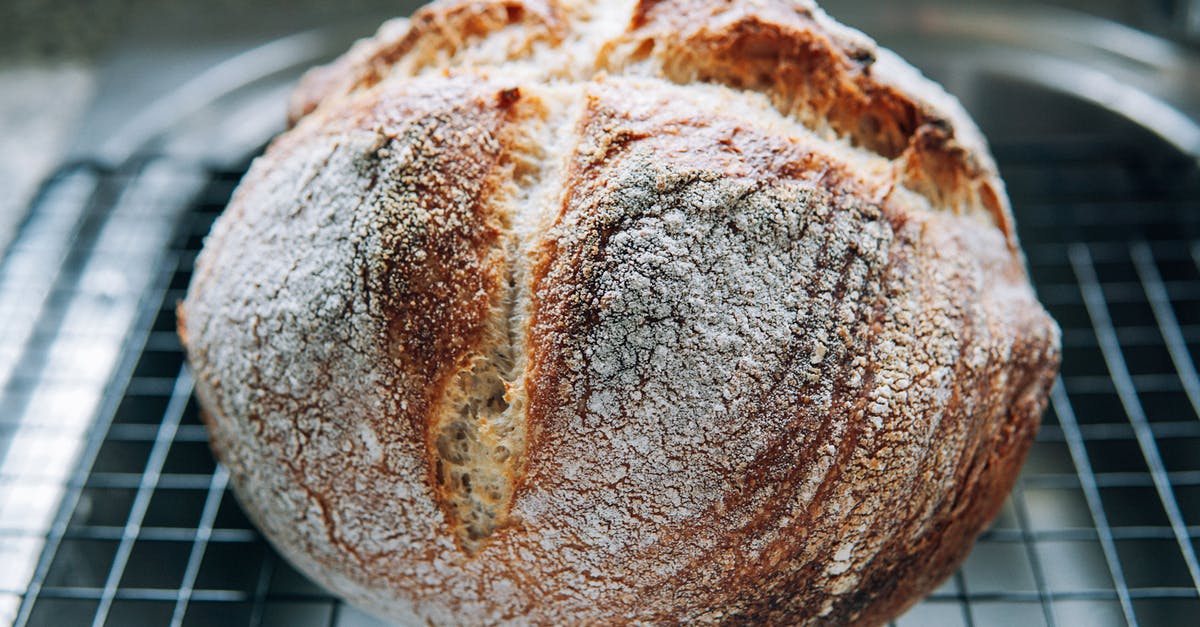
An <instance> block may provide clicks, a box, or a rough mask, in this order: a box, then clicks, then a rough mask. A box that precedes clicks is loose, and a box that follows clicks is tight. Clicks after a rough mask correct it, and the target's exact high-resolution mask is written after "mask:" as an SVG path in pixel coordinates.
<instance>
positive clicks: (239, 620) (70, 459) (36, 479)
mask: <svg viewBox="0 0 1200 627" xmlns="http://www.w3.org/2000/svg"><path fill="white" fill-rule="evenodd" d="M995 150H996V153H997V157H998V159H999V161H1000V162H1001V167H1002V170H1003V171H1004V174H1005V177H1006V179H1007V181H1008V183H1009V187H1010V192H1011V195H1012V197H1013V200H1014V204H1015V206H1016V208H1017V214H1018V222H1019V224H1020V228H1021V236H1022V240H1023V242H1024V245H1025V248H1026V251H1027V254H1028V259H1029V264H1030V269H1031V273H1032V275H1033V278H1034V280H1035V283H1036V284H1037V286H1038V290H1039V293H1040V295H1041V297H1042V299H1043V302H1044V303H1045V304H1046V306H1047V307H1048V308H1049V310H1050V311H1051V313H1052V314H1053V315H1054V316H1055V318H1056V319H1057V320H1058V321H1059V322H1060V324H1061V325H1062V327H1063V345H1064V364H1063V372H1062V377H1061V380H1060V382H1059V383H1058V384H1057V385H1056V386H1055V388H1054V391H1053V395H1052V398H1051V406H1050V408H1049V409H1048V410H1047V414H1046V417H1045V420H1044V426H1043V428H1042V430H1041V432H1040V434H1039V436H1038V440H1037V443H1036V444H1035V445H1034V448H1033V451H1032V453H1031V455H1030V458H1029V462H1028V464H1027V465H1026V467H1025V470H1024V473H1023V474H1022V476H1021V479H1020V481H1019V483H1018V485H1017V487H1016V489H1015V491H1014V492H1013V495H1012V498H1011V499H1010V500H1009V502H1008V504H1007V505H1006V506H1005V508H1004V510H1003V512H1002V514H1001V515H1000V517H999V519H998V520H997V521H996V522H995V524H994V525H993V526H992V528H991V529H990V530H989V531H987V532H986V533H985V535H984V536H983V537H982V538H981V539H980V541H979V543H978V544H977V546H976V548H975V550H974V552H973V553H972V554H971V556H970V558H969V559H968V560H967V562H966V563H965V564H964V566H963V568H962V569H961V570H960V571H959V572H958V573H957V574H956V575H955V576H954V577H953V578H952V579H950V580H949V581H948V582H947V583H946V584H945V585H943V586H942V587H941V588H940V589H939V590H938V591H936V592H935V593H934V594H933V595H932V596H930V597H929V598H928V599H926V600H925V601H923V602H922V603H921V604H919V605H918V606H916V607H915V608H914V609H913V610H912V611H910V612H909V613H908V614H907V615H905V616H904V617H902V618H901V619H899V620H898V621H897V624H898V625H901V626H904V627H908V626H916V625H939V626H941V625H947V626H955V625H964V626H970V627H974V626H992V625H1016V624H1019V625H1022V626H1026V627H1034V626H1037V625H1048V626H1052V627H1053V626H1057V625H1072V626H1073V625H1087V626H1099V627H1103V626H1106V625H1126V624H1129V625H1197V624H1200V567H1198V566H1197V558H1196V544H1197V543H1198V542H1197V539H1198V538H1200V375H1198V374H1197V369H1196V360H1197V358H1198V357H1197V355H1196V353H1197V352H1198V351H1200V176H1198V175H1197V171H1196V166H1195V164H1194V163H1193V162H1188V161H1186V160H1181V159H1180V158H1178V157H1172V156H1170V155H1168V154H1166V153H1165V152H1163V151H1162V150H1160V149H1158V148H1156V147H1154V145H1153V144H1152V143H1150V142H1147V141H1145V140H1140V141H1134V140H1121V139H1114V138H1108V137H1091V138H1074V139H1059V140H1053V141H1040V142H1030V143H1009V144H1000V145H997V146H995ZM242 173H243V170H242V169H241V168H234V169H223V168H212V167H206V166H205V165H204V164H197V163H180V162H178V161H172V160H168V159H155V158H144V159H140V160H136V161H134V162H132V163H130V164H128V165H126V166H123V167H121V168H117V169H112V168H107V167H104V166H102V165H99V164H94V163H81V164H74V165H71V166H67V167H64V168H63V170H62V171H60V172H59V173H58V175H56V176H55V177H54V178H53V179H51V180H50V182H49V183H48V184H47V185H46V187H45V189H44V190H43V192H42V194H41V195H40V196H39V197H38V199H37V200H36V201H35V206H34V211H33V212H32V213H31V215H32V216H33V218H31V220H30V221H29V222H28V223H27V224H26V225H25V227H24V228H23V230H22V235H21V237H20V238H19V239H18V240H17V242H16V243H15V244H14V246H12V247H10V250H9V251H8V253H6V255H5V257H4V258H3V259H2V260H0V382H4V387H3V389H2V390H0V461H3V465H0V623H3V622H5V620H6V619H7V620H11V621H12V622H13V624H15V625H18V626H20V627H26V626H35V625H36V626H55V627H57V626H61V625H97V626H99V625H186V626H204V625H221V626H227V625H228V626H235V625H250V626H268V625H270V626H274V625H279V626H283V625H286V626H299V627H307V626H309V625H312V626H318V625H338V626H342V627H345V626H366V625H377V624H378V623H377V622H376V621H374V620H373V619H371V618H369V617H367V616H366V615H364V614H362V613H361V612H358V611H357V610H355V609H353V608H352V607H349V606H346V605H343V604H342V603H341V602H340V601H338V600H337V599H335V598H333V597H332V596H330V595H329V594H328V593H326V592H324V591H323V590H321V589H320V588H318V587H317V586H315V585H314V584H312V583H310V582H308V581H307V580H306V579H305V578H304V577H303V576H301V575H299V574H298V573H297V572H296V571H294V570H293V569H292V568H291V567H290V566H289V565H288V564H287V563H286V562H284V561H283V560H281V559H280V558H279V557H278V556H277V554H276V553H275V552H274V551H273V550H272V549H271V548H270V547H269V546H268V545H267V544H266V543H265V542H264V540H263V539H262V537H261V536H259V535H258V533H257V532H256V531H255V530H254V528H253V527H252V526H251V525H250V524H249V522H248V521H247V520H246V518H245V517H244V515H243V514H242V512H241V511H240V509H239V507H238V505H237V504H236V502H235V501H234V500H233V498H232V496H231V493H230V492H229V490H228V486H227V476H226V474H225V472H224V471H223V470H222V469H221V468H220V467H218V466H216V465H215V464H214V462H213V459H212V457H211V456H210V454H209V451H208V448H207V444H206V434H205V431H204V428H203V426H202V425H201V424H200V422H199V421H198V418H197V408H196V405H195V401H194V400H193V399H192V397H191V392H192V381H191V378H190V375H189V373H188V371H187V368H186V366H185V364H184V357H183V354H182V352H181V347H180V345H179V340H178V339H177V338H176V336H175V332H174V329H175V317H174V307H175V303H176V302H177V301H178V299H180V298H181V297H182V295H183V290H184V289H185V288H186V286H187V283H188V280H189V277H190V273H191V269H192V262H193V260H194V258H195V254H196V252H197V250H198V249H199V247H200V246H201V242H202V239H203V237H204V235H205V234H206V233H207V232H208V230H209V227H210V225H211V223H212V221H213V219H214V218H215V217H216V216H217V215H218V214H219V212H220V211H221V209H222V208H223V207H224V205H225V203H226V202H227V200H228V198H229V195H230V193H231V192H232V190H233V188H234V186H235V185H236V182H237V180H238V179H239V178H240V177H241V175H242ZM148 187H149V188H150V190H151V191H150V192H147V191H146V189H147V188H148ZM154 190H157V191H154ZM135 201H136V202H135ZM130 206H132V207H133V208H132V210H131V209H130ZM56 221H57V222H56ZM114 221H115V222H116V223H118V224H117V226H119V225H120V223H122V221H124V222H128V223H129V224H127V225H126V227H131V226H136V227H137V228H136V229H129V228H127V231H128V233H129V234H127V235H126V236H127V237H139V236H145V235H144V233H145V232H146V231H147V229H149V230H150V231H153V228H149V227H148V226H147V225H151V226H153V224H159V229H160V231H161V232H162V233H163V235H162V245H161V246H157V247H154V248H153V250H154V251H156V252H155V254H154V255H153V256H151V257H145V256H143V257H141V258H128V254H127V247H125V246H122V245H121V240H120V238H117V240H116V241H109V240H110V239H112V238H111V237H109V236H110V235H112V232H113V229H115V228H116V227H114ZM168 227H169V228H168ZM39 229H41V230H42V231H47V230H48V231H47V232H52V233H57V234H58V238H57V239H55V240H53V241H56V242H58V244H57V245H56V246H51V247H50V248H49V249H46V250H42V249H37V247H36V246H32V245H31V244H29V242H30V241H33V235H32V234H31V233H32V232H34V231H38V230H39ZM163 229H166V230H163ZM118 231H119V229H118ZM137 233H141V234H143V235H136V234H137ZM33 253H37V254H39V255H41V258H42V261H41V262H37V263H33V262H28V261H27V260H26V261H22V260H23V259H24V258H25V257H24V256H28V255H29V254H33ZM123 254H124V255H125V256H122V255H123ZM35 256H36V255H35ZM22 263H25V264H26V265H25V266H22V265H21V264H22ZM96 263H100V264H101V265H103V264H104V263H109V264H117V265H118V266H119V269H120V270H121V271H122V272H123V274H121V273H118V275H119V276H123V277H125V278H124V279H123V281H120V282H118V283H119V285H116V286H115V287H114V286H111V285H110V286H108V287H105V285H106V284H105V280H104V276H105V274H104V273H103V272H99V273H98V274H97V272H94V271H93V270H94V268H93V265H94V264H96ZM131 272H132V274H133V275H135V276H141V277H142V279H141V281H140V282H139V281H137V280H132V281H131V280H130V279H129V278H128V277H129V275H130V273H131ZM139 272H140V273H141V274H140V275H139V274H138V273H139ZM97 277H99V278H97ZM97 282H98V283H97ZM110 282H111V281H110ZM122 289H125V290H134V291H136V292H137V295H138V297H137V298H134V299H132V300H131V301H130V302H133V303H137V304H136V305H135V306H131V308H130V309H129V310H128V311H125V312H124V314H122V315H124V316H125V318H121V317H120V315H117V314H114V313H112V312H109V313H108V314H106V315H108V316H109V318H113V317H114V316H115V317H116V319H114V320H109V323H111V324H109V325H108V326H105V323H104V320H107V318H103V316H101V319H100V320H97V318H96V315H98V314H96V311H105V310H104V309H103V307H101V306H102V305H104V304H105V303H106V302H109V301H112V302H117V301H119V300H120V299H117V298H115V297H114V294H116V293H119V292H120V291H121V290H122ZM94 292H95V293H94ZM105 298H108V299H109V301H105V300H104V299H105ZM80 299H83V300H84V301H86V302H85V304H87V303H91V305H93V306H94V307H93V311H92V313H91V314H88V315H83V316H82V318H83V319H82V320H75V318H76V317H79V316H75V314H73V313H72V311H73V309H72V308H77V307H78V306H79V301H80ZM88 299H91V300H88ZM97 299H98V300H97ZM92 301H95V302H92ZM95 307H100V309H95ZM117 313H121V312H117ZM122 320H124V321H125V322H127V324H125V325H122V324H119V323H120V322H121V321H122ZM105 333H108V335H107V336H104V334H105ZM102 336H103V337H107V338H108V343H107V344H106V343H105V342H102V341H99V340H97V338H98V337H102ZM105 347H111V348H105ZM106 351H107V352H106ZM95 363H103V364H108V365H107V366H105V367H102V368H101V367H96V366H94V365H93V364H95ZM81 381H84V382H85V383H86V382H88V381H90V382H91V383H93V384H95V385H94V386H93V387H94V390H95V391H94V392H89V391H88V390H89V389H92V388H88V387H87V386H86V385H83V384H82V383H81ZM89 393H90V394H92V395H93V396H91V397H89V396H88V394H89ZM93 397H94V398H93ZM89 401H93V402H89ZM80 408H83V409H80ZM97 408H98V409H97ZM64 416H67V417H69V418H64ZM13 460H18V461H17V462H14V461H13ZM21 460H24V461H21ZM64 460H66V461H65V462H64ZM18 462H19V463H18ZM55 462H61V463H60V466H61V470H55V468H56V466H55V465H54V463H55Z"/></svg>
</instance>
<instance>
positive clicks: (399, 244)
mask: <svg viewBox="0 0 1200 627" xmlns="http://www.w3.org/2000/svg"><path fill="white" fill-rule="evenodd" d="M291 115H292V118H293V122H294V127H293V128H292V129H291V130H289V131H288V132H287V133H285V134H283V135H282V136H280V137H279V138H278V139H277V140H275V142H274V143H273V144H272V145H271V146H270V147H269V148H268V150H267V151H266V154H265V155H263V156H262V157H261V158H259V159H258V160H257V161H256V162H255V163H254V164H253V166H252V167H251V169H250V171H249V173H248V174H247V175H246V178H245V179H244V180H243V181H242V183H241V186H240V187H239V189H238V190H237V193H236V194H235V196H234V198H233V200H232V202H231V203H230V205H229V208H228V210H227V211H226V212H225V214H224V215H222V216H221V218H220V219H219V220H218V222H217V224H216V226H215V227H214V228H213V232H212V234H211V236H210V237H209V238H208V240H207V242H206V244H205V248H204V251H203V253H202V254H201V255H200V257H199V259H198V260H197V264H196V270H195V274H194V276H193V278H192V284H191V286H190V288H189V290H188V294H187V298H186V300H185V302H184V303H183V304H182V306H181V307H180V318H179V329H180V334H181V336H182V337H183V338H184V341H185V343H186V345H187V347H188V355H189V358H190V363H191V365H192V369H193V372H194V374H195V381H196V393H197V395H198V397H199V400H200V403H201V406H202V408H203V410H204V413H205V419H206V421H207V423H208V425H209V428H210V430H211V436H212V446H213V450H214V451H215V453H216V455H217V457H218V459H219V460H220V461H221V462H222V463H223V464H224V465H225V466H226V467H227V468H228V469H229V471H230V472H231V476H232V480H233V486H234V488H235V489H236V493H237V495H238V497H239V499H240V501H241V503H242V504H243V506H244V508H245V510H246V511H247V513H248V514H249V515H250V516H251V518H252V519H253V520H254V521H255V523H256V524H257V525H258V526H259V528H260V529H261V530H262V532H263V533H264V534H265V535H266V537H267V538H269V539H270V540H271V542H272V543H273V544H274V545H275V546H276V547H277V548H278V549H279V551H280V552H281V553H282V554H283V555H284V556H286V558H287V559H288V560H290V561H291V562H292V563H293V564H295V565H296V566H297V567H298V568H299V569H301V570H302V571H303V572H305V573H307V574H308V575H309V576H311V577H312V578H313V579H315V580H316V581H318V582H321V583H322V584H324V585H325V586H327V587H328V588H329V589H331V590H333V591H335V592H336V593H337V594H339V595H341V596H343V597H345V598H346V599H348V600H349V601H351V602H353V603H356V604H358V605H360V606H361V607H363V608H366V609H368V610H370V611H373V612H375V613H378V614H379V615H381V616H385V617H389V618H390V619H392V620H395V621H397V622H399V623H401V624H435V625H457V624H508V623H511V624H538V625H562V624H618V623H643V624H644V623H678V624H691V623H733V624H743V623H754V624H851V623H852V624H859V625H872V624H879V623H882V622H884V621H886V620H887V619H889V618H891V617H894V616H896V615H897V614H898V613H900V612H902V611H903V610H904V609H905V608H907V607H908V606H910V605H911V604H913V603H915V602H916V601H917V600H919V599H920V598H921V596H922V595H924V594H926V593H928V592H929V591H930V590H932V589H933V588H934V587H936V586H937V585H938V584H939V582H941V581H942V580H943V579H944V578H945V577H947V576H948V575H949V574H950V573H951V572H953V570H954V569H955V567H956V566H957V565H958V564H959V563H960V562H961V561H962V560H963V558H964V556H965V555H966V554H967V552H968V551H969V549H970V547H971V544H972V542H973V541H974V539H975V537H976V536H977V535H978V534H979V533H980V531H981V530H982V529H984V527H985V526H986V525H987V524H988V522H989V521H990V520H991V519H992V518H993V517H994V516H995V515H996V513H997V511H998V510H999V509H1000V507H1001V505H1002V503H1003V501H1004V499H1005V498H1006V495H1007V493H1008V491H1009V490H1010V488H1011V487H1012V484H1013V482H1014V480H1015V479H1016V476H1017V473H1018V470H1019V467H1020V465H1021V463H1022V460H1023V458H1024V457H1025V454H1026V452H1027V450H1028V448H1029V445H1030V442H1031V440H1032V438H1033V435H1034V433H1035V431H1036V430H1037V426H1038V421H1039V415H1040V413H1041V412H1042V410H1043V408H1044V404H1045V399H1046V394H1047V390H1048V388H1049V386H1050V384H1051V382H1052V380H1053V378H1054V376H1055V373H1056V370H1057V365H1058V354H1059V349H1058V345H1059V332H1058V329H1057V327H1056V325H1055V324H1054V322H1053V321H1052V320H1051V319H1050V318H1049V316H1048V315H1047V314H1046V313H1045V311H1044V310H1043V309H1042V307H1041V306H1040V305H1039V303H1038V301H1037V299H1036V297H1035V295H1034V293H1033V291H1032V289H1031V287H1030V285H1029V280H1028V277H1027V274H1026V270H1025V267H1024V260H1023V257H1022V254H1021V251H1020V248H1019V246H1018V242H1017V238H1016V236H1015V234H1014V227H1013V221H1012V218H1011V216H1010V212H1009V207H1008V200H1007V197H1006V195H1005V191H1004V186H1003V183H1002V182H1001V180H1000V178H999V177H998V175H997V170H996V167H995V165H994V163H993V161H992V158H991V157H990V155H989V153H988V150H987V147H986V145H985V143H984V141H983V139H982V138H981V136H980V134H979V132H978V130H977V129H976V128H975V126H974V125H973V124H972V122H971V121H970V120H969V119H968V118H967V116H966V115H965V114H964V113H963V111H962V110H961V108H960V107H959V105H958V104H957V102H956V101H955V100H954V99H952V98H951V97H949V96H947V95H946V94H945V92H943V91H942V90H941V89H940V88H938V87H937V86H935V85H934V84H932V83H930V82H929V81H927V80H925V79H924V78H922V77H921V76H920V75H919V74H918V73H917V72H916V71H915V70H914V69H912V68H911V67H910V66H908V65H906V64H905V63H904V62H903V61H901V60H900V59H899V58H897V57H896V56H895V55H893V54H892V53H890V52H888V51H886V50H883V49H880V48H877V47H876V46H875V45H874V44H873V43H872V42H871V41H870V40H869V39H867V38H866V37H865V36H863V35H861V34H860V33H858V32H856V31H853V30H850V29H848V28H846V27H843V26H841V25H839V24H837V23H835V22H833V21H832V20H831V19H830V18H829V17H827V16H826V15H825V14H823V13H822V12H821V11H820V10H819V9H818V8H817V7H816V6H815V5H813V4H812V3H811V2H808V1H807V0H731V1H730V0H631V1H626V0H613V1H609V2H603V1H600V0H439V1H438V2H435V3H434V4H431V5H429V6H426V7H424V8H422V9H420V10H419V11H417V12H416V13H415V14H414V15H413V16H412V18H411V20H398V21H395V22H389V23H388V25H387V26H386V27H385V28H384V29H382V30H381V31H380V33H379V34H378V35H377V36H376V37H375V38H373V39H370V40H365V41H363V42H360V43H359V44H358V45H357V46H355V48H354V49H353V50H351V52H350V53H348V54H347V55H346V56H344V57H343V58H342V59H340V60H338V61H336V62H334V63H333V64H331V65H329V66H327V67H324V68H320V69H316V70H314V71H312V72H311V73H310V74H309V75H308V76H307V77H306V78H305V79H304V81H303V83H302V85H301V87H300V89H299V90H298V92H297V94H296V97H295V98H294V100H293V103H292V108H291Z"/></svg>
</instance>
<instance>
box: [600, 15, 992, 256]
mask: <svg viewBox="0 0 1200 627" xmlns="http://www.w3.org/2000/svg"><path fill="white" fill-rule="evenodd" d="M610 45H612V46H613V48H614V50H617V49H621V48H624V49H626V50H633V51H634V53H633V56H635V57H637V56H643V55H648V54H650V52H649V51H651V50H652V51H653V52H654V55H655V56H657V57H659V58H662V59H663V62H662V64H661V68H662V70H661V71H662V73H663V75H664V76H665V77H666V78H668V79H670V80H674V81H676V82H679V83H683V84H686V83H690V82H693V81H712V82H719V83H722V84H725V85H729V86H731V87H735V88H738V89H751V90H755V91H761V92H764V93H766V94H768V95H769V97H770V98H771V100H772V102H773V103H774V104H775V106H776V107H777V108H779V109H780V111H782V112H784V113H785V114H787V115H790V116H793V117H795V118H797V119H798V120H799V121H801V122H802V123H803V124H805V125H806V126H808V127H809V128H813V129H818V130H824V129H828V130H831V131H832V132H834V133H836V134H837V135H839V136H843V137H848V138H850V139H851V140H852V141H853V142H854V143H855V144H856V145H859V146H862V147H864V148H866V149H868V150H871V151H873V152H876V153H878V154H879V155H882V156H883V157H886V158H888V159H891V160H894V161H896V162H897V164H898V169H899V171H900V172H901V173H902V176H901V177H900V180H901V181H902V182H903V184H905V185H907V186H908V187H910V188H911V189H913V190H914V191H917V192H918V193H920V194H922V195H924V196H926V197H928V198H929V199H930V201H931V202H932V203H933V204H934V205H935V206H942V207H947V208H950V209H953V210H954V211H956V212H971V211H985V212H988V213H990V214H991V215H992V218H993V219H994V221H995V222H996V223H997V224H998V225H999V226H1000V227H1001V229H1002V230H1004V232H1005V233H1006V235H1007V236H1008V237H1010V238H1012V237H1013V233H1012V231H1011V218H1010V217H1009V214H1008V208H1007V206H1006V205H1004V204H1001V202H1000V201H999V196H998V195H997V192H996V189H995V188H996V187H997V185H998V184H999V177H998V175H997V173H996V170H995V166H994V165H993V164H992V162H991V158H990V157H989V156H988V155H987V154H986V149H985V148H984V147H983V146H982V145H981V142H980V140H978V139H977V138H975V137H974V135H975V134H977V131H976V130H975V129H974V125H973V124H972V123H971V122H970V120H969V119H968V118H967V117H966V116H965V115H964V114H962V113H961V111H959V110H958V109H957V107H956V105H955V104H954V103H951V104H949V105H947V104H946V103H945V102H944V100H945V98H944V95H943V94H940V93H939V92H940V89H938V88H937V87H936V86H934V85H931V84H928V83H927V82H926V81H923V80H916V81H913V80H909V81H905V83H904V84H897V83H896V82H895V78H890V79H889V77H888V74H889V73H892V72H893V71H894V70H895V69H896V68H895V67H894V66H895V65H896V63H895V60H894V58H893V57H892V55H890V53H887V52H886V51H883V54H884V55H887V57H886V58H887V60H888V61H890V63H888V64H887V67H880V66H879V65H877V61H878V59H879V57H880V56H881V51H878V50H877V49H876V47H875V45H874V43H873V42H871V41H870V40H869V39H867V38H865V37H863V36H861V35H860V34H858V33H856V32H853V31H850V30H849V29H846V28H845V27H842V26H841V25H839V24H836V23H834V22H833V21H832V20H830V19H829V18H828V17H827V16H826V15H825V14H824V13H823V12H821V11H820V9H818V8H817V7H816V5H815V4H813V3H811V2H796V1H793V0H763V1H761V2H756V3H736V2H734V3H731V2H725V1H724V0H639V1H638V3H637V6H636V8H635V9H634V13H633V20H632V23H631V26H630V29H629V32H628V33H627V34H626V35H625V36H624V37H623V38H621V39H618V40H616V41H614V42H612V44H610ZM656 48H657V49H656ZM610 54H611V55H612V57H613V58H610V59H608V60H607V63H608V65H609V66H610V67H619V66H620V64H622V63H626V62H628V61H629V59H628V58H622V55H620V54H616V53H610ZM901 64H902V62H901ZM961 134H966V135H969V136H971V137H969V138H968V139H965V140H963V138H961V137H960V135H961ZM977 144H978V145H977ZM1014 241H1015V240H1014Z"/></svg>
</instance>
